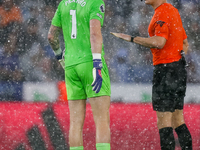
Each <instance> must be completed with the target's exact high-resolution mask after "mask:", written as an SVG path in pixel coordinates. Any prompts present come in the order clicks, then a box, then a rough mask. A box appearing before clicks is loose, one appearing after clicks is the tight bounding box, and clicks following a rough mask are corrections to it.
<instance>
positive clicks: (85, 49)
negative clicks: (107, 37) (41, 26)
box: [52, 0, 105, 67]
mask: <svg viewBox="0 0 200 150" xmlns="http://www.w3.org/2000/svg"><path fill="white" fill-rule="evenodd" d="M104 13H105V4H104V2H103V0H63V1H61V2H60V4H59V6H58V9H57V10H56V13H55V15H54V18H53V20H52V25H54V26H56V27H60V28H62V31H63V36H64V41H65V67H69V66H72V65H76V64H80V63H84V62H88V61H92V52H91V44H90V20H92V19H97V20H99V21H100V22H101V26H102V25H103V20H104ZM102 55H104V49H103V45H102Z"/></svg>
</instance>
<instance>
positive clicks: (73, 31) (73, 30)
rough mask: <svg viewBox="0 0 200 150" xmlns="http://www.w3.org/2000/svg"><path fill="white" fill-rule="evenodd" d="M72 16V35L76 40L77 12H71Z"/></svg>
mask: <svg viewBox="0 0 200 150" xmlns="http://www.w3.org/2000/svg"><path fill="white" fill-rule="evenodd" d="M70 15H72V33H71V39H76V32H77V27H76V10H70Z"/></svg>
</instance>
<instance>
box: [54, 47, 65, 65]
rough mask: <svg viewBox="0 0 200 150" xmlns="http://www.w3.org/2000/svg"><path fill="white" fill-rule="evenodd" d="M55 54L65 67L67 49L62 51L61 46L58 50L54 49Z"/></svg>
mask: <svg viewBox="0 0 200 150" xmlns="http://www.w3.org/2000/svg"><path fill="white" fill-rule="evenodd" d="M54 54H55V57H56V59H57V60H58V61H59V63H60V64H61V66H62V67H63V69H65V59H64V55H65V50H64V51H62V50H61V48H59V49H58V50H56V51H54Z"/></svg>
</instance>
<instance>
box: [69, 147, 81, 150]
mask: <svg viewBox="0 0 200 150" xmlns="http://www.w3.org/2000/svg"><path fill="white" fill-rule="evenodd" d="M69 149H70V150H83V146H79V147H70V148H69Z"/></svg>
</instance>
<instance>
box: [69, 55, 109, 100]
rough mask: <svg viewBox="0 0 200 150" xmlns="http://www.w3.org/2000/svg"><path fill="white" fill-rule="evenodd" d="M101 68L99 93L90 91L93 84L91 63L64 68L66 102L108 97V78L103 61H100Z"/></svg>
mask: <svg viewBox="0 0 200 150" xmlns="http://www.w3.org/2000/svg"><path fill="white" fill-rule="evenodd" d="M102 64H103V68H102V69H101V74H102V78H103V82H102V87H101V90H100V92H99V93H95V92H94V91H93V90H92V86H91V84H92V82H93V73H92V70H93V62H92V61H91V62H85V63H81V64H78V65H74V66H71V67H67V68H65V83H66V89H67V99H68V100H81V99H87V98H90V97H98V96H110V95H111V87H110V77H109V72H108V68H107V65H106V63H105V59H102Z"/></svg>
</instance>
